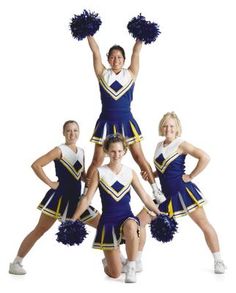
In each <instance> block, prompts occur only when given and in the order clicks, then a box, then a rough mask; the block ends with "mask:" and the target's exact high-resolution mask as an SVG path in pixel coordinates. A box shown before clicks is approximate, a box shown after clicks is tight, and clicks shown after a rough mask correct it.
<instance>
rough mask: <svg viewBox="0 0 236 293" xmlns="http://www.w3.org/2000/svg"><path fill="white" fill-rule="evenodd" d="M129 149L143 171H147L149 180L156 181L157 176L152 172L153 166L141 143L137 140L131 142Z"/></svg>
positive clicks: (150, 181)
mask: <svg viewBox="0 0 236 293" xmlns="http://www.w3.org/2000/svg"><path fill="white" fill-rule="evenodd" d="M129 150H130V152H131V154H132V157H133V158H134V160H135V162H136V163H137V164H138V165H139V167H140V169H141V171H145V172H146V173H147V175H148V182H149V183H150V184H152V183H155V178H154V177H153V174H152V168H151V166H150V164H149V163H148V161H147V160H146V158H145V156H144V154H143V150H142V146H141V143H140V142H136V143H133V144H131V145H130V146H129Z"/></svg>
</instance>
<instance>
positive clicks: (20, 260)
mask: <svg viewBox="0 0 236 293" xmlns="http://www.w3.org/2000/svg"><path fill="white" fill-rule="evenodd" d="M23 259H24V258H23V257H20V256H16V258H15V259H14V261H13V263H19V264H21V263H22V261H23Z"/></svg>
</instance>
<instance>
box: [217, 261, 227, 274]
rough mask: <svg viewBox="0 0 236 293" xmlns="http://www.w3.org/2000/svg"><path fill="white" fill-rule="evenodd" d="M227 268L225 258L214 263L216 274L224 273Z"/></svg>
mask: <svg viewBox="0 0 236 293" xmlns="http://www.w3.org/2000/svg"><path fill="white" fill-rule="evenodd" d="M225 269H226V265H225V264H224V262H223V260H218V261H215V263H214V272H215V274H224V273H225Z"/></svg>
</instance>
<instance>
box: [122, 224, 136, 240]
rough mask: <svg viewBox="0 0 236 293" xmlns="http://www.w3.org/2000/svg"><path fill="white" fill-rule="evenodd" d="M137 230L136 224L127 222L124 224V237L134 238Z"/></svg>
mask: <svg viewBox="0 0 236 293" xmlns="http://www.w3.org/2000/svg"><path fill="white" fill-rule="evenodd" d="M137 229H138V224H137V223H136V222H135V221H134V220H128V221H127V222H126V223H125V224H124V228H123V231H124V236H125V237H134V236H137Z"/></svg>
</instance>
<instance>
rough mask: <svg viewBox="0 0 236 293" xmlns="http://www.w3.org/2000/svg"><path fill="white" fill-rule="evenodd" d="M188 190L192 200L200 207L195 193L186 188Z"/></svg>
mask: <svg viewBox="0 0 236 293" xmlns="http://www.w3.org/2000/svg"><path fill="white" fill-rule="evenodd" d="M186 190H187V192H188V194H189V196H190V197H191V199H192V200H193V201H194V202H195V204H196V205H197V206H198V207H200V204H199V202H198V200H197V199H196V198H195V196H194V195H193V193H192V192H191V191H190V190H189V189H188V188H187V187H186Z"/></svg>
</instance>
